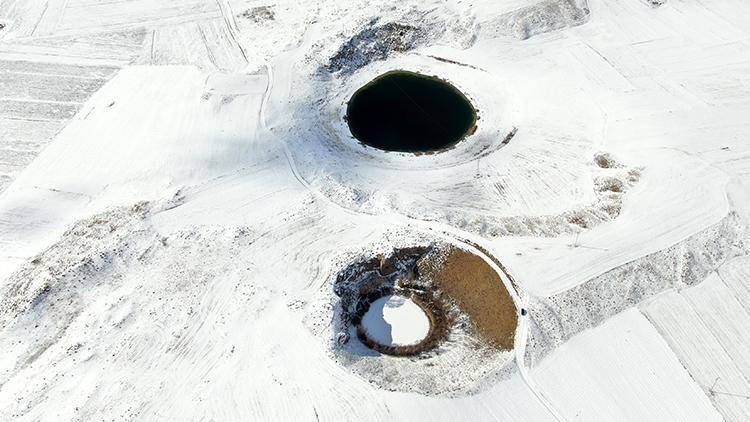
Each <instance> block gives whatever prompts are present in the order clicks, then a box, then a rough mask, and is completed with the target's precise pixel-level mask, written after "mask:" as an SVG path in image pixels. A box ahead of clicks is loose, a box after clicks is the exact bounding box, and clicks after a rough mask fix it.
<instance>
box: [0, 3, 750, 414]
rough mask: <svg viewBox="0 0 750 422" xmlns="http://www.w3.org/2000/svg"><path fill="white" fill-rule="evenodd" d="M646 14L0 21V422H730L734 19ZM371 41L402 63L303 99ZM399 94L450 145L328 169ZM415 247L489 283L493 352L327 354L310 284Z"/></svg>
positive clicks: (742, 93)
mask: <svg viewBox="0 0 750 422" xmlns="http://www.w3.org/2000/svg"><path fill="white" fill-rule="evenodd" d="M649 3H653V2H647V1H642V0H612V1H610V0H588V1H583V0H570V1H568V0H475V1H466V0H425V1H417V0H399V1H391V0H382V1H369V0H347V1H341V0H315V1H305V2H303V1H297V0H264V1H254V0H169V1H168V0H148V1H146V0H128V1H126V0H122V1H107V2H96V1H89V0H49V1H44V2H42V1H22V0H0V24H2V26H3V28H2V29H0V86H1V87H2V88H3V89H2V92H0V190H2V192H0V420H13V421H15V420H22V421H37V420H138V421H141V420H153V421H165V420H217V421H232V420H280V421H281V420H301V421H303V420H310V421H321V420H322V421H345V420H352V421H360V420H373V421H381V420H382V421H385V420H389V421H390V420H410V421H415V420H432V421H443V420H445V421H451V420H482V421H483V420H508V421H547V420H549V421H555V420H558V421H559V420H566V421H567V420H592V421H596V420H622V421H629V420H694V421H704V420H717V419H721V418H724V419H725V420H729V421H746V420H748V418H750V406H749V405H748V403H750V401H748V399H747V398H746V397H747V396H750V360H748V353H749V351H750V344H748V343H749V342H750V336H748V335H747V325H748V324H750V289H748V276H749V275H750V259H748V247H747V244H748V242H749V241H750V239H749V237H748V233H747V230H746V228H747V223H748V219H749V218H750V195H749V194H748V192H750V182H748V181H750V120H749V119H748V116H750V8H749V7H748V6H747V2H746V1H745V0H716V1H712V2H702V1H680V0H668V1H666V2H660V3H662V4H660V5H659V6H658V7H652V6H651V4H649ZM259 8H260V9H259ZM392 22H396V23H400V24H402V25H407V26H410V27H413V28H414V29H412V30H411V31H413V32H412V34H415V35H414V37H415V38H414V42H413V44H411V45H409V47H408V48H405V49H403V51H401V50H392V51H386V52H382V51H378V54H379V55H378V56H377V58H376V59H373V60H371V61H367V60H362V61H360V62H357V63H349V64H350V65H351V69H350V70H351V71H350V72H348V73H347V72H343V71H342V72H338V73H331V72H328V71H327V70H326V66H327V65H328V64H329V62H330V59H331V58H332V57H334V56H335V55H336V53H337V52H338V51H339V50H340V49H341V48H342V46H344V45H346V44H347V42H348V41H349V40H351V39H352V38H353V37H356V35H357V34H360V33H367V30H368V29H369V28H372V27H373V26H375V27H377V26H378V25H384V24H387V23H392ZM394 36H395V35H394ZM368 46H369V47H368ZM360 47H361V48H363V51H364V53H363V54H364V55H365V56H366V55H367V54H370V53H372V51H369V50H368V48H370V47H371V45H369V44H367V43H364V44H363V45H361V46H360ZM381 53H382V57H381V55H380V54H381ZM398 68H401V69H407V70H413V71H419V72H424V73H427V74H431V75H433V74H434V75H438V76H440V77H442V78H444V79H446V80H448V81H450V82H452V83H453V84H455V85H456V86H457V87H458V88H459V89H461V90H462V91H463V92H465V93H466V95H467V97H468V98H469V99H470V100H471V101H472V102H473V103H474V104H475V105H476V106H477V108H478V110H479V117H480V119H479V126H478V130H477V132H476V133H475V134H474V135H472V136H471V137H469V138H468V139H467V140H466V141H464V142H462V143H460V144H459V145H457V146H456V147H455V148H454V149H451V150H449V151H446V152H443V153H440V154H434V155H423V156H413V155H409V154H401V153H386V152H383V151H379V150H373V149H371V148H366V147H364V146H362V145H360V144H359V143H357V142H356V141H355V140H354V139H352V138H351V137H350V136H349V134H348V131H347V129H346V123H345V122H344V121H343V119H342V117H343V111H344V109H345V104H346V101H347V100H348V97H349V95H350V94H351V93H352V92H353V91H354V90H355V89H357V88H358V87H359V86H361V85H362V84H363V83H365V82H367V81H369V80H371V79H372V78H373V77H375V76H377V75H378V74H380V73H382V72H384V71H387V70H392V69H398ZM514 128H516V129H517V132H516V134H515V136H514V137H513V138H512V139H510V141H509V142H508V143H504V142H503V140H504V139H505V137H506V135H507V134H508V133H510V132H511V131H512V130H514ZM602 154H606V155H608V156H609V157H611V158H612V161H611V162H610V163H609V164H608V165H605V166H602V165H601V163H600V162H599V161H597V157H600V156H601V155H602ZM729 217H731V218H732V221H733V223H732V224H731V226H732V230H734V231H733V235H732V236H726V237H724V236H721V235H716V234H715V233H723V232H722V231H717V230H712V228H715V227H717V225H720V224H721V223H722V222H725V221H727V218H729ZM743 230H744V231H743ZM415 238H420V239H422V240H424V239H430V238H438V239H440V240H441V241H447V242H450V243H453V244H456V245H458V246H461V247H466V248H472V247H473V246H471V245H472V244H476V245H479V246H481V248H482V249H483V250H485V251H487V253H489V254H491V255H493V256H494V257H496V258H497V259H498V260H499V261H500V262H501V263H502V264H503V265H504V266H505V268H506V269H507V271H508V273H509V274H511V275H512V276H513V280H514V281H515V285H514V286H515V289H517V291H516V290H514V288H513V286H511V282H510V280H509V278H508V277H507V276H505V275H504V274H501V277H502V279H503V283H504V285H505V286H506V287H508V288H509V289H510V291H511V294H512V296H513V300H514V303H515V304H516V307H517V308H518V311H519V325H518V328H517V331H516V336H515V347H514V349H513V350H512V351H505V352H502V353H497V352H496V351H488V350H486V349H482V348H481V347H480V345H477V344H475V342H473V339H471V338H466V336H464V335H463V332H461V331H459V332H456V333H453V334H454V337H453V340H451V341H449V342H447V343H446V344H444V345H442V346H441V349H439V350H438V351H439V354H438V356H437V357H433V358H431V359H423V360H420V359H419V358H418V357H417V358H395V357H386V356H378V355H377V354H375V353H373V352H372V351H369V349H363V348H359V349H358V348H356V341H357V340H356V339H352V340H350V346H351V348H350V349H346V350H344V349H341V348H340V347H339V346H337V337H336V335H337V334H338V333H336V332H334V331H333V329H332V326H333V322H334V319H335V318H336V316H335V315H334V310H335V297H334V294H333V292H332V284H333V281H334V280H335V279H336V275H337V273H338V271H339V270H341V269H342V268H344V267H345V265H346V264H347V263H348V262H350V261H351V260H352V259H357V258H360V257H362V256H373V253H375V252H384V251H387V250H388V249H389V248H391V247H393V246H406V245H405V244H408V243H410V242H412V240H413V239H415ZM691 239H693V240H694V239H698V240H699V241H696V242H692V243H691ZM469 242H471V243H469ZM685 242H687V243H688V244H693V243H695V244H700V245H705V247H703V246H701V248H698V249H696V248H692V249H690V248H685V249H681V246H680V245H683V244H685ZM730 243H731V244H730ZM668 248H674V249H672V250H673V251H678V252H673V253H659V252H661V251H665V250H667V249H668ZM712 248H713V249H712ZM716 250H721V251H722V253H721V254H718V253H717V254H714V252H715V251H716ZM473 251H474V252H475V253H478V254H481V253H480V251H479V250H478V249H476V248H475V250H473ZM485 258H486V257H485ZM719 258H721V259H719ZM490 263H491V261H490ZM696 263H700V265H698V264H696ZM491 265H492V266H493V268H495V269H496V270H497V271H500V269H499V267H497V265H495V264H491ZM628 265H630V266H628ZM697 267H700V271H697V270H696V268H697ZM623 268H624V269H626V270H632V272H633V274H637V276H638V280H639V282H638V283H632V285H630V284H628V283H629V282H627V280H628V279H627V278H626V277H624V276H623V278H622V280H625V281H624V282H622V283H620V284H617V288H616V289H614V288H612V286H610V285H608V284H607V283H606V281H607V280H608V279H609V278H611V277H615V276H617V274H619V273H618V272H617V270H618V269H623ZM667 270H669V271H672V272H671V273H669V275H670V276H671V275H676V276H675V277H674V279H675V280H677V281H675V282H671V281H670V283H664V285H662V283H663V282H664V280H663V278H662V277H661V274H660V272H659V271H667ZM501 273H502V272H501ZM597 277H598V280H599V282H597V283H591V284H588V283H586V282H587V281H588V280H592V279H594V278H597ZM622 280H619V281H622ZM670 280H672V278H670ZM680 280H691V281H690V283H694V285H693V284H691V285H687V284H685V283H683V281H680ZM615 281H618V280H615ZM681 283H682V284H681ZM644 284H647V286H648V288H643V285H644ZM589 285H591V286H593V287H591V288H590V290H588V291H585V292H583V293H582V294H581V295H580V297H578V296H575V295H570V296H565V295H564V293H566V292H571V291H576V290H574V289H586V288H587V286H589ZM660 289H667V291H666V292H663V293H662V294H660V295H656V296H655V297H652V298H650V299H649V300H646V301H645V302H642V303H640V304H638V305H637V307H630V308H629V309H626V310H624V311H623V312H622V313H620V314H618V315H609V314H608V313H607V312H601V310H606V309H610V308H612V307H613V304H612V303H611V302H610V299H611V298H612V292H613V291H614V292H619V291H623V290H625V291H627V295H628V297H629V298H633V301H634V303H633V305H635V302H638V301H640V300H645V299H646V298H647V296H648V295H651V294H655V293H657V292H658V290H660ZM643 292H648V295H645V293H643ZM584 293H585V294H584ZM555 297H557V298H564V300H563V301H561V302H555V306H558V307H564V308H565V309H568V310H580V311H578V312H576V314H575V315H571V313H570V312H569V313H566V314H565V318H566V320H565V321H562V322H560V321H559V320H560V318H561V316H560V315H559V314H554V313H552V314H551V315H544V316H545V317H549V318H550V321H551V323H550V324H551V326H558V325H559V327H563V328H560V331H561V332H560V333H557V334H559V335H558V337H559V338H564V339H567V341H566V342H564V343H562V344H561V345H559V347H557V344H556V343H554V342H553V341H551V340H550V341H549V344H553V343H554V344H555V346H556V347H557V348H556V349H554V350H551V351H550V352H549V354H547V355H546V357H544V358H543V359H542V360H541V361H534V362H530V359H527V357H528V356H530V355H533V353H532V350H527V348H529V349H531V348H533V347H541V346H539V344H541V343H542V342H544V341H545V339H544V338H534V339H533V341H534V342H536V343H532V342H530V341H528V340H529V336H530V334H529V333H530V332H531V331H532V330H533V329H534V327H535V326H536V324H537V323H538V322H537V320H536V319H535V318H541V317H542V315H540V314H535V313H526V315H521V309H528V304H529V302H531V301H532V300H533V301H535V303H542V304H544V303H547V302H546V301H548V300H549V299H550V298H555ZM571 301H574V303H571ZM617 306H621V304H620V303H619V302H618V303H617ZM594 315H608V317H609V319H606V320H603V321H600V320H596V319H595V317H594ZM402 320H403V319H402V318H399V319H398V320H394V322H399V324H394V325H393V326H394V328H396V327H401V326H403V327H408V328H410V329H411V328H415V327H414V326H412V325H411V324H401V321H402ZM571 320H573V321H571ZM407 321H413V319H412V318H407ZM592 321H593V322H592ZM555 324H558V325H555ZM597 324H599V325H598V326H596V325H597ZM420 327H421V326H420ZM570 327H586V328H587V329H586V330H585V331H583V332H577V331H576V330H575V329H574V328H570ZM589 327H590V328H589ZM398 335H399V336H401V334H398ZM404 338H406V339H412V338H416V335H415V336H411V331H410V334H409V335H405V336H404ZM400 340H401V337H399V341H400ZM404 341H406V340H404Z"/></svg>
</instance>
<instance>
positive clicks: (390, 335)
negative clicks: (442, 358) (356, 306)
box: [362, 295, 430, 346]
mask: <svg viewBox="0 0 750 422" xmlns="http://www.w3.org/2000/svg"><path fill="white" fill-rule="evenodd" d="M362 326H363V327H364V328H365V331H366V332H367V334H368V335H369V336H370V337H371V338H372V339H373V340H375V341H377V342H378V343H380V344H383V345H386V346H395V345H399V346H405V345H411V344H417V343H419V342H420V341H422V340H424V338H425V337H427V334H428V333H429V332H430V320H429V319H428V318H427V315H426V314H425V313H424V310H422V308H420V307H419V305H417V304H416V303H414V301H413V300H411V299H409V298H407V297H403V296H400V295H391V296H386V297H381V298H380V299H378V300H376V301H374V302H372V303H371V304H370V309H369V310H368V311H367V312H366V313H365V315H364V316H363V317H362Z"/></svg>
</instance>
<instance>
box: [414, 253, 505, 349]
mask: <svg viewBox="0 0 750 422" xmlns="http://www.w3.org/2000/svg"><path fill="white" fill-rule="evenodd" d="M439 253H440V255H441V258H442V259H436V258H437V257H434V256H430V255H427V256H425V257H424V258H423V259H421V260H420V261H419V264H418V269H419V273H420V275H421V276H422V277H424V278H425V279H429V280H431V281H432V283H433V284H434V286H435V288H436V289H437V290H439V291H440V292H441V293H442V295H444V296H447V297H449V298H451V299H453V300H455V301H456V303H457V305H458V306H459V307H460V308H461V310H463V311H464V312H466V314H468V315H469V317H470V318H471V320H472V322H473V323H474V325H475V328H476V329H477V332H478V333H479V334H480V335H481V336H482V337H483V338H484V339H485V340H486V341H487V342H488V343H490V344H492V345H494V346H496V347H499V348H501V349H512V348H513V339H514V336H515V330H516V325H517V323H518V321H517V316H516V308H515V305H514V304H513V299H512V298H511V297H510V294H509V293H508V291H507V290H506V289H505V286H504V285H503V282H502V280H501V279H500V277H499V276H498V275H497V273H495V271H494V270H493V269H492V268H491V267H490V266H489V265H487V263H485V262H484V260H482V258H480V257H478V256H476V255H474V254H472V253H470V252H467V251H465V250H462V249H458V248H455V247H450V248H448V249H447V250H444V251H441V252H439Z"/></svg>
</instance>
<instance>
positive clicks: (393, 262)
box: [334, 243, 518, 356]
mask: <svg viewBox="0 0 750 422" xmlns="http://www.w3.org/2000/svg"><path fill="white" fill-rule="evenodd" d="M483 252H484V251H483ZM490 258H491V259H492V260H493V262H495V263H496V264H497V265H498V266H500V268H501V269H502V271H503V272H505V273H506V275H507V271H506V270H505V268H504V267H502V265H501V264H500V263H499V261H497V260H496V259H495V258H494V257H491V256H490ZM511 282H513V281H512V279H511ZM334 292H335V293H336V295H338V296H339V297H340V298H341V309H342V314H341V321H342V322H343V324H344V328H343V329H344V330H346V328H345V327H346V326H353V327H354V328H355V330H356V331H355V332H356V335H357V337H358V338H359V340H360V341H361V342H362V343H363V344H364V345H366V346H368V347H369V348H371V349H373V350H375V351H378V352H380V353H383V354H389V355H394V356H410V355H417V354H420V353H424V352H427V351H430V350H432V349H434V348H435V347H437V346H438V345H439V344H440V343H442V342H443V341H444V340H445V339H446V338H448V335H449V332H450V330H451V329H452V327H454V323H455V322H456V321H457V320H456V318H457V317H458V313H463V314H466V315H467V316H468V317H469V320H470V321H471V324H472V328H473V329H472V335H474V336H477V337H478V338H479V339H481V340H482V341H483V342H485V343H486V344H489V345H491V346H493V347H497V348H499V349H504V350H510V349H512V348H513V339H514V336H515V330H516V324H517V322H518V321H517V317H516V308H515V304H514V303H513V300H512V298H511V296H510V294H509V293H508V291H507V290H506V289H505V286H504V284H503V282H502V280H501V279H500V276H499V275H498V274H497V273H495V271H494V270H493V269H492V267H490V266H489V265H488V264H487V263H486V262H484V260H483V259H482V258H480V257H479V256H477V255H474V254H473V253H471V252H468V251H465V250H463V249H459V248H456V247H454V246H450V245H447V244H444V243H442V244H433V245H431V246H428V247H423V246H420V247H413V248H401V249H395V250H393V252H392V253H390V254H388V255H385V254H381V255H377V256H375V257H372V258H369V259H366V260H362V261H358V262H354V263H352V264H351V265H350V266H349V267H347V268H346V269H344V270H343V271H342V272H341V273H339V275H338V277H337V280H336V283H335V285H334ZM392 294H398V295H403V296H406V297H409V298H411V300H413V301H414V302H416V303H417V304H418V305H419V306H420V307H422V309H423V310H424V311H425V314H426V315H427V316H428V317H429V319H430V331H429V334H428V335H427V337H426V338H425V339H424V340H423V341H422V342H420V343H419V344H415V345H409V346H391V345H382V344H378V343H377V342H376V341H374V340H373V339H372V338H370V337H369V335H368V334H367V332H366V330H365V329H364V327H362V326H361V322H362V317H363V316H364V314H365V313H366V312H367V311H368V310H369V308H370V304H371V303H372V302H374V301H375V300H377V299H379V298H381V297H383V296H387V295H392ZM451 305H456V306H451ZM341 338H342V339H344V340H343V343H341V344H345V343H346V342H347V341H348V336H341Z"/></svg>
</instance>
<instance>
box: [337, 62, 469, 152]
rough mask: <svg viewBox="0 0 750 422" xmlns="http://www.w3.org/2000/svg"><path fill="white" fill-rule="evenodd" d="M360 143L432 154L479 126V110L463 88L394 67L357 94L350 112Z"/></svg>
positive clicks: (353, 127)
mask: <svg viewBox="0 0 750 422" xmlns="http://www.w3.org/2000/svg"><path fill="white" fill-rule="evenodd" d="M346 118H347V122H348V123H349V129H350V130H351V132H352V135H354V137H355V138H357V139H358V140H359V141H360V142H362V143H364V144H366V145H369V146H372V147H375V148H379V149H382V150H385V151H400V152H414V153H424V152H434V151H438V150H441V149H444V148H447V147H450V146H453V145H455V144H456V143H458V142H459V141H461V140H462V139H463V138H464V137H466V136H467V135H469V134H470V133H472V132H473V131H474V129H475V125H476V120H477V114H476V110H474V107H473V106H472V104H471V103H470V102H469V100H468V99H467V98H466V96H465V95H463V93H461V91H459V90H458V89H456V88H455V87H453V85H451V84H449V83H447V82H445V81H443V80H441V79H438V78H435V77H430V76H425V75H421V74H418V73H413V72H406V71H393V72H388V73H386V74H383V75H381V76H379V77H377V78H375V79H374V80H373V81H372V82H370V83H368V84H367V85H365V86H363V87H362V88H360V89H359V90H357V92H355V93H354V95H353V96H352V98H351V100H350V101H349V105H348V107H347V110H346Z"/></svg>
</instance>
